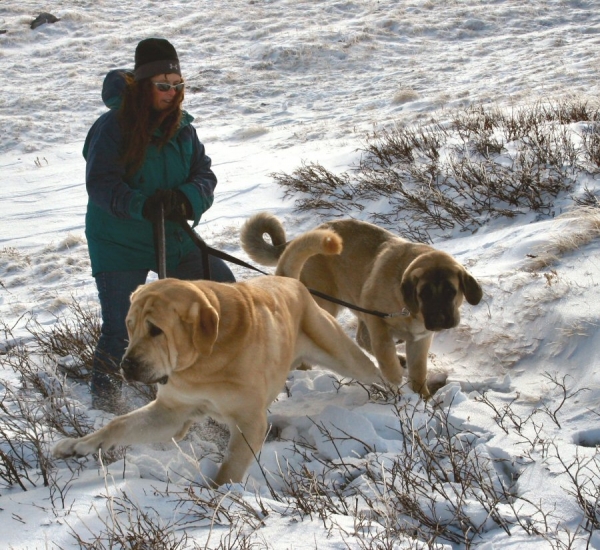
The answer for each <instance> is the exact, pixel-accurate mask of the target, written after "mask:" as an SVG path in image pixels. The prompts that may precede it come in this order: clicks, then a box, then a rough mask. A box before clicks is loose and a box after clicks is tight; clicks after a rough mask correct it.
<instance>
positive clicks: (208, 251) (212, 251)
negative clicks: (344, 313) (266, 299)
mask: <svg viewBox="0 0 600 550" xmlns="http://www.w3.org/2000/svg"><path fill="white" fill-rule="evenodd" d="M180 224H181V227H182V228H183V230H184V231H185V232H186V233H187V234H188V235H189V237H190V238H191V239H192V241H193V242H194V244H195V245H196V246H197V247H198V248H199V249H200V250H201V251H202V262H203V264H204V278H205V279H210V267H209V265H208V256H209V255H210V256H215V257H216V258H221V260H226V261H228V262H231V263H233V264H236V265H239V266H241V267H246V268H248V269H252V270H253V271H258V273H261V274H263V275H271V273H267V272H266V271H263V270H262V269H259V268H258V267H255V266H253V265H252V264H249V263H248V262H245V261H244V260H240V259H239V258H236V257H235V256H232V255H231V254H227V252H222V251H221V250H217V249H216V248H212V247H211V246H208V245H207V244H206V242H205V241H204V240H203V239H202V238H201V237H200V236H199V235H198V234H197V233H196V232H195V231H194V230H193V229H192V228H191V227H190V226H189V224H188V223H187V222H186V221H185V220H181V221H180ZM308 291H309V292H310V293H311V294H312V295H313V296H318V297H319V298H323V299H324V300H327V301H329V302H333V303H334V304H338V305H340V306H344V307H347V308H349V309H353V310H355V311H360V312H361V313H367V314H369V315H375V316H376V317H381V318H382V319H388V318H390V317H408V316H409V315H410V311H408V309H406V308H404V309H403V310H402V311H400V312H398V313H382V312H381V311H376V310H373V309H365V308H363V307H360V306H357V305H354V304H351V303H349V302H345V301H344V300H340V299H338V298H334V297H333V296H329V295H328V294H324V293H323V292H320V291H319V290H314V289H312V288H309V289H308Z"/></svg>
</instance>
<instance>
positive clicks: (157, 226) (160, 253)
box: [153, 204, 167, 279]
mask: <svg viewBox="0 0 600 550" xmlns="http://www.w3.org/2000/svg"><path fill="white" fill-rule="evenodd" d="M153 230H154V247H155V251H156V263H157V266H158V278H159V279H165V278H166V277H167V246H166V241H165V209H164V206H163V205H162V204H161V205H160V207H159V210H158V219H157V220H156V221H155V222H154V224H153Z"/></svg>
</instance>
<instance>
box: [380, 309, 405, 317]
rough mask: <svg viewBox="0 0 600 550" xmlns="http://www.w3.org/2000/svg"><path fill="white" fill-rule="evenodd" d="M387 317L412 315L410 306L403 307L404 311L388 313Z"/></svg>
mask: <svg viewBox="0 0 600 550" xmlns="http://www.w3.org/2000/svg"><path fill="white" fill-rule="evenodd" d="M386 317H410V311H409V310H408V308H406V307H404V308H402V311H398V312H397V313H388V314H387V315H386Z"/></svg>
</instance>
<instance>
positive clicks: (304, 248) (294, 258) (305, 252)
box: [275, 229, 343, 279]
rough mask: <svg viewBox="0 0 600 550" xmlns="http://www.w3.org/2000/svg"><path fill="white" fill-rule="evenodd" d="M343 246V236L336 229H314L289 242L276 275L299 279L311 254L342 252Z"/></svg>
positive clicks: (280, 259)
mask: <svg viewBox="0 0 600 550" xmlns="http://www.w3.org/2000/svg"><path fill="white" fill-rule="evenodd" d="M342 248H343V243H342V238H341V237H340V236H339V235H338V234H337V233H335V232H334V231H331V230H330V229H313V230H312V231H309V232H308V233H304V234H303V235H300V236H299V237H296V238H295V239H294V240H293V241H291V242H289V243H288V245H287V247H286V248H285V250H284V252H283V254H282V255H281V257H280V258H279V263H278V264H277V270H276V271H275V275H280V276H282V277H293V278H294V279H299V278H300V272H301V271H302V268H303V267H304V264H305V262H306V260H308V259H309V258H310V257H311V256H314V255H315V254H326V255H334V254H340V253H341V252H342Z"/></svg>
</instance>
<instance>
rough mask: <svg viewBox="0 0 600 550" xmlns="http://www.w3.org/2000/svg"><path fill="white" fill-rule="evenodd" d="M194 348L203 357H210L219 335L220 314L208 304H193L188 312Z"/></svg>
mask: <svg viewBox="0 0 600 550" xmlns="http://www.w3.org/2000/svg"><path fill="white" fill-rule="evenodd" d="M187 321H188V322H190V323H192V326H193V330H192V338H193V340H194V346H195V347H196V349H197V350H198V351H199V352H200V354H201V355H210V354H211V353H212V348H213V345H214V343H215V341H216V339H217V335H218V334H219V314H218V313H217V311H216V310H215V308H214V307H212V306H211V305H210V304H209V303H208V302H205V303H200V302H193V303H192V305H191V306H190V309H189V311H188V319H187Z"/></svg>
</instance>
